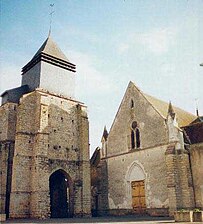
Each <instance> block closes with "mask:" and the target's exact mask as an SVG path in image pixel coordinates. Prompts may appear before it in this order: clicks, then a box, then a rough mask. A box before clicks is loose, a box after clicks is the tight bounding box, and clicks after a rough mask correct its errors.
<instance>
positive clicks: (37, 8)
mask: <svg viewBox="0 0 203 224" xmlns="http://www.w3.org/2000/svg"><path fill="white" fill-rule="evenodd" d="M50 3H54V4H55V5H54V11H55V13H54V15H53V23H52V38H53V39H54V40H55V41H56V42H57V44H58V45H59V46H60V48H61V49H62V51H63V52H64V53H65V54H66V56H67V57H68V58H69V60H70V61H71V62H73V63H75V64H76V65H77V71H78V72H77V79H76V80H77V87H76V96H77V98H78V99H80V100H81V101H83V102H85V103H86V104H87V106H88V112H89V120H90V144H91V151H93V150H94V149H95V148H96V146H98V145H100V140H101V135H102V132H103V127H104V125H107V129H108V130H109V129H110V127H111V124H112V121H113V119H114V116H115V114H116V111H117V109H118V107H119V104H120V102H121V100H122V97H123V95H124V92H125V89H126V87H127V85H128V83H129V81H130V80H131V81H133V82H135V83H136V85H137V86H138V87H139V88H140V89H141V90H142V91H144V92H146V93H148V94H150V95H153V96H155V97H157V98H160V99H162V100H165V101H169V100H171V101H172V103H173V104H174V105H176V106H179V107H181V108H183V109H185V110H187V111H189V112H191V113H195V99H196V98H197V99H198V105H199V111H200V114H201V115H202V114H203V100H202V95H203V88H202V83H203V67H200V66H199V64H200V63H202V62H203V0H178V1H177V0H168V1H167V0H159V1H158V0H157V1H156V0H125V1H124V0H74V1H73V0H58V1H57V0H55V1H47V0H43V1H41V0H20V1H19V0H1V1H0V4H1V16H0V28H1V32H0V43H1V44H0V52H1V53H0V57H1V65H0V74H1V75H0V78H1V79H0V92H3V91H4V90H5V89H9V88H13V87H16V86H19V85H20V81H21V75H20V74H21V72H20V71H21V68H22V67H23V66H24V65H25V64H26V63H27V62H28V61H29V60H30V59H31V58H32V56H33V55H34V54H35V52H36V51H37V50H38V48H39V47H40V46H41V44H42V43H43V42H44V40H45V39H46V38H47V35H48V30H49V12H50V7H49V4H50Z"/></svg>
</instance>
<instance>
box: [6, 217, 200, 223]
mask: <svg viewBox="0 0 203 224" xmlns="http://www.w3.org/2000/svg"><path fill="white" fill-rule="evenodd" d="M174 222H175V221H174V220H171V219H169V218H165V217H135V216H125V217H97V218H80V219H79V218H70V219H45V220H34V219H18V220H7V221H6V222H4V223H23V224H25V223H29V224H32V223H67V224H68V223H75V224H77V223H85V224H94V223H98V224H107V223H113V224H145V223H146V224H161V223H163V224H167V223H168V224H170V223H171V224H172V223H174ZM176 224H178V223H176ZM179 224H189V222H181V223H179ZM190 224H191V223H190ZM194 224H202V222H195V223H194Z"/></svg>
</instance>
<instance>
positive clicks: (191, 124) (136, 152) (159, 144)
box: [91, 82, 203, 216]
mask: <svg viewBox="0 0 203 224" xmlns="http://www.w3.org/2000/svg"><path fill="white" fill-rule="evenodd" d="M101 143H102V147H101V148H100V147H97V148H96V150H95V151H94V153H93V155H92V157H91V191H92V215H93V216H98V215H128V214H134V215H144V214H148V215H151V216H173V215H174V211H177V210H182V209H184V210H193V209H194V208H197V209H200V210H202V209H203V117H201V116H199V114H198V110H197V116H195V115H193V114H190V113H188V112H186V111H184V110H182V109H180V108H178V107H175V106H173V105H172V103H171V102H169V103H166V102H164V101H162V100H159V99H156V98H155V97H152V96H150V95H148V94H146V93H144V92H142V91H141V90H140V89H139V88H138V87H137V86H136V85H135V84H134V83H133V82H130V83H129V85H128V87H127V89H126V92H125V94H124V97H123V99H122V101H121V104H120V106H119V108H118V111H117V114H116V116H115V118H114V121H113V124H112V126H111V128H110V131H109V132H108V131H107V129H106V127H105V128H104V132H103V135H102V139H101Z"/></svg>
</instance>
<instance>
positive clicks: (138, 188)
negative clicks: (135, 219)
mask: <svg viewBox="0 0 203 224" xmlns="http://www.w3.org/2000/svg"><path fill="white" fill-rule="evenodd" d="M126 180H127V194H128V195H127V196H128V197H127V198H128V199H129V201H131V203H130V204H131V208H132V209H133V210H134V212H135V213H137V214H142V213H145V212H146V197H145V181H146V173H145V172H144V168H143V166H142V165H141V164H138V162H133V163H132V164H131V166H130V167H129V169H128V171H127V174H126Z"/></svg>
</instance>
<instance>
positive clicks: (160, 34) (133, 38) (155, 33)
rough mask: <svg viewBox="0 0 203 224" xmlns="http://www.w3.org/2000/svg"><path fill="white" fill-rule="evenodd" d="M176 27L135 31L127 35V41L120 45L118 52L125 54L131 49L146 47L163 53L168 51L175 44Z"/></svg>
mask: <svg viewBox="0 0 203 224" xmlns="http://www.w3.org/2000/svg"><path fill="white" fill-rule="evenodd" d="M176 34H177V31H176V29H172V28H165V29H154V30H150V31H149V32H143V33H133V34H130V35H129V36H128V37H127V41H126V42H123V43H121V44H120V45H119V46H118V52H119V53H120V54H123V53H125V52H127V51H129V50H130V49H132V48H133V49H137V47H142V49H143V47H144V49H145V50H147V51H149V52H151V53H153V54H156V55H161V54H164V53H167V52H168V50H169V49H170V47H171V46H173V45H174V44H175V40H176Z"/></svg>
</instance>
